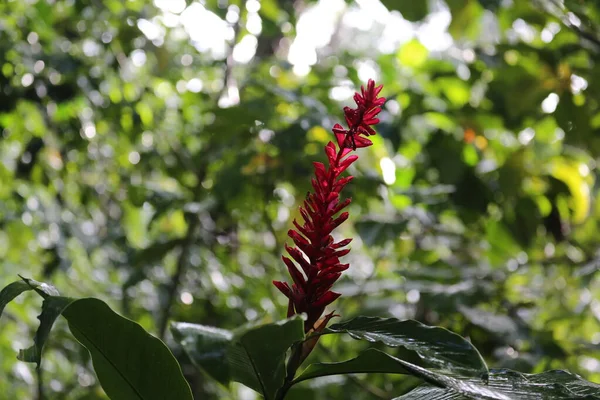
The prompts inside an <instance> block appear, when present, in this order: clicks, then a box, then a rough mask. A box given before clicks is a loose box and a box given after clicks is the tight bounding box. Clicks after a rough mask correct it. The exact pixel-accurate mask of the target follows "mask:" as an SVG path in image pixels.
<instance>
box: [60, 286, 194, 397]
mask: <svg viewBox="0 0 600 400" xmlns="http://www.w3.org/2000/svg"><path fill="white" fill-rule="evenodd" d="M63 316H64V317H65V318H66V319H67V321H68V322H69V328H70V330H71V332H72V333H73V335H74V336H75V338H76V339H77V340H78V341H79V342H80V343H81V344H82V345H83V346H84V347H85V348H87V349H88V351H89V352H90V354H91V356H92V361H93V364H94V369H95V371H96V374H97V375H98V379H99V381H100V383H101V384H102V387H103V388H104V391H105V392H106V394H107V395H108V396H109V397H110V398H111V399H112V400H119V399H123V400H129V399H144V400H146V399H147V400H150V399H182V400H184V399H192V394H191V391H190V388H189V386H188V384H187V382H186V381H185V378H184V377H183V375H182V373H181V368H180V366H179V364H178V363H177V360H176V359H175V357H173V354H172V353H171V352H170V351H169V349H168V348H167V346H165V344H164V343H163V342H161V341H160V340H159V339H158V338H156V337H154V336H152V335H150V334H149V333H148V332H146V331H145V330H144V329H143V328H142V327H141V326H140V325H138V324H136V323H135V322H133V321H131V320H128V319H126V318H124V317H122V316H120V315H119V314H117V313H115V312H114V311H112V310H111V309H110V307H109V306H108V305H106V303H104V302H102V301H100V300H98V299H94V298H88V299H80V300H76V301H74V302H73V303H71V305H70V306H68V307H67V309H66V310H64V311H63Z"/></svg>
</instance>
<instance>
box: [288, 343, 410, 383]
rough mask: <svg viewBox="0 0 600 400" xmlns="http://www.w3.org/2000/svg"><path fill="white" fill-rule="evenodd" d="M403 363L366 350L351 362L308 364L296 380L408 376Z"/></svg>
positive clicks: (378, 352) (371, 350)
mask: <svg viewBox="0 0 600 400" xmlns="http://www.w3.org/2000/svg"><path fill="white" fill-rule="evenodd" d="M402 363H403V361H402V360H399V359H397V358H396V357H393V356H390V355H389V354H386V353H384V352H382V351H380V350H377V349H367V350H365V351H363V352H362V353H360V354H359V356H358V357H356V358H353V359H351V360H347V361H342V362H335V363H315V364H310V365H309V366H308V367H307V368H306V369H305V370H304V371H303V372H302V373H301V374H300V375H299V376H298V377H297V378H296V379H294V383H299V382H302V381H305V380H307V379H313V378H318V377H320V376H329V375H341V374H357V373H387V374H405V375H406V374H410V371H409V370H408V369H406V368H405V366H404V365H403V364H402Z"/></svg>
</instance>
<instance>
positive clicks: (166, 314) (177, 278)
mask: <svg viewBox="0 0 600 400" xmlns="http://www.w3.org/2000/svg"><path fill="white" fill-rule="evenodd" d="M198 222H199V219H198V216H197V215H193V216H192V218H191V219H190V221H189V222H188V229H187V233H186V235H185V241H184V243H183V244H182V246H181V253H179V258H178V259H177V269H176V270H175V273H174V274H173V276H172V277H171V282H170V283H169V287H168V288H167V297H166V298H167V300H166V304H165V305H164V309H163V314H162V317H161V318H160V324H159V329H158V337H159V338H161V339H162V340H164V339H165V335H166V333H167V326H168V325H169V318H170V316H171V311H172V308H173V304H174V303H175V298H176V297H177V292H178V291H179V285H180V284H181V278H182V277H183V276H184V275H185V271H186V270H187V264H188V259H189V255H190V248H191V246H192V243H193V242H194V236H195V232H196V228H197V227H198Z"/></svg>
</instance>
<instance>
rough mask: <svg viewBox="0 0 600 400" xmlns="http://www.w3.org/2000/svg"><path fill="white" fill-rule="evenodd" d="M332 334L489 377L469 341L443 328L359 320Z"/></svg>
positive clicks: (337, 327)
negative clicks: (347, 336) (395, 349)
mask: <svg viewBox="0 0 600 400" xmlns="http://www.w3.org/2000/svg"><path fill="white" fill-rule="evenodd" d="M327 332H328V333H343V332H345V333H348V334H349V335H350V336H352V337H353V338H355V339H361V340H367V341H369V342H381V343H383V344H385V345H386V346H391V347H404V348H405V349H408V350H412V351H414V352H416V353H417V354H419V355H420V356H421V357H422V358H423V359H424V361H425V362H427V363H429V364H431V365H433V366H435V367H437V368H441V369H443V370H447V371H453V372H458V373H460V374H462V375H467V376H485V375H486V374H487V366H486V364H485V361H484V360H483V358H482V357H481V355H480V354H479V352H478V351H477V349H476V348H475V347H473V345H472V344H471V343H469V342H468V341H467V340H465V339H464V338H462V337H461V336H459V335H457V334H456V333H453V332H450V331H449V330H447V329H444V328H440V327H432V326H427V325H424V324H422V323H420V322H418V321H413V320H405V321H401V320H399V319H396V318H378V317H357V318H354V319H352V320H350V321H347V322H343V323H340V324H334V325H331V326H330V327H329V328H328V329H327Z"/></svg>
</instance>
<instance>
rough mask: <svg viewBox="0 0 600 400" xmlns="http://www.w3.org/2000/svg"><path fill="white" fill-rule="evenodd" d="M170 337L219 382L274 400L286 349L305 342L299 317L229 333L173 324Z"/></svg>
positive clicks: (193, 325) (281, 373)
mask: <svg viewBox="0 0 600 400" xmlns="http://www.w3.org/2000/svg"><path fill="white" fill-rule="evenodd" d="M171 329H172V331H173V336H174V337H175V339H176V340H177V341H179V342H180V343H181V345H182V346H183V348H184V350H185V351H186V353H187V354H188V355H189V357H190V358H191V359H192V361H193V362H194V363H195V364H196V365H198V366H199V367H201V368H202V369H204V370H205V371H206V372H207V373H208V374H210V375H211V376H212V377H214V378H215V379H217V380H218V381H219V382H221V383H223V384H226V383H227V382H229V381H230V380H233V381H236V382H240V383H243V384H244V385H246V386H248V387H250V388H252V389H254V390H256V391H257V392H259V393H262V394H263V396H264V397H265V399H267V400H268V399H273V398H274V396H275V393H276V392H277V390H278V389H279V388H280V387H281V386H282V385H283V382H284V379H285V357H286V353H287V351H288V349H289V348H290V347H291V346H292V345H293V344H294V343H296V342H299V341H301V340H302V339H304V321H303V319H302V318H301V317H300V316H295V317H293V318H290V319H287V320H283V321H280V322H275V323H271V324H264V325H258V326H256V325H252V326H248V327H243V328H240V329H239V330H237V331H234V332H231V331H226V330H222V329H217V328H213V327H207V326H202V325H195V324H187V323H173V324H172V325H171Z"/></svg>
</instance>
